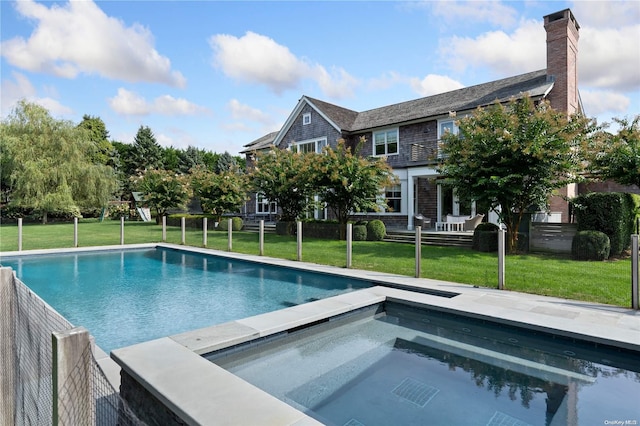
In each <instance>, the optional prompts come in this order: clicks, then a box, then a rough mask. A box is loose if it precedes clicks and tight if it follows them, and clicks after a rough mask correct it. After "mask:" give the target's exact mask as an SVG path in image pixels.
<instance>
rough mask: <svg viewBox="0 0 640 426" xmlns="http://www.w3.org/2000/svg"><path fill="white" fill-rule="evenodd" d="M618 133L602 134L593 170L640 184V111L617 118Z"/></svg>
mask: <svg viewBox="0 0 640 426" xmlns="http://www.w3.org/2000/svg"><path fill="white" fill-rule="evenodd" d="M614 121H615V122H616V123H618V124H619V125H620V128H619V130H618V134H616V135H611V134H603V138H601V139H599V140H598V143H596V144H595V145H596V146H595V147H594V148H593V151H592V152H594V154H593V155H592V158H591V163H590V167H589V168H590V170H591V171H592V172H593V173H594V174H595V175H597V176H599V177H601V178H603V179H611V180H613V181H615V182H617V183H619V184H621V185H636V186H638V187H640V115H637V116H636V117H635V118H634V119H633V120H631V121H629V120H628V119H626V118H624V119H618V118H614Z"/></svg>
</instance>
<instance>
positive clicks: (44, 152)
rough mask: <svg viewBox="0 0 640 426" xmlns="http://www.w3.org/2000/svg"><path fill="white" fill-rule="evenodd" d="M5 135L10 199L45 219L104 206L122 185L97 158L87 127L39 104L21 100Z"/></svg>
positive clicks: (5, 124)
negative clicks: (57, 116)
mask: <svg viewBox="0 0 640 426" xmlns="http://www.w3.org/2000/svg"><path fill="white" fill-rule="evenodd" d="M0 135H1V137H2V145H3V146H2V148H3V149H2V156H3V161H2V164H3V166H4V167H7V168H8V169H7V170H5V171H3V173H6V175H7V176H8V179H7V182H6V183H7V184H8V185H9V188H8V189H6V192H7V199H8V201H9V204H10V205H12V206H15V207H20V208H24V209H32V210H33V211H34V212H36V213H38V214H40V215H41V217H42V223H47V217H48V215H49V214H51V213H63V214H66V215H73V216H76V217H78V216H79V215H80V210H81V209H83V208H100V207H104V206H106V204H107V202H108V201H109V200H110V199H111V197H112V194H113V193H114V191H115V190H116V189H117V181H116V178H115V175H114V172H113V169H112V168H111V167H108V166H106V165H104V164H97V163H95V162H94V161H92V159H93V158H95V152H94V151H95V149H96V146H95V144H93V143H92V142H91V140H90V136H89V135H88V133H87V130H86V129H83V128H81V127H78V126H76V125H74V123H72V122H70V121H66V120H57V119H54V118H53V117H51V115H50V114H49V112H48V111H47V110H46V109H45V108H43V107H41V106H39V105H36V104H33V103H28V102H26V101H21V102H19V103H18V105H17V107H16V108H15V109H14V111H13V112H12V113H11V115H9V116H8V117H7V118H6V119H5V120H3V122H2V125H1V127H0Z"/></svg>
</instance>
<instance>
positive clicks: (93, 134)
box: [78, 114, 114, 166]
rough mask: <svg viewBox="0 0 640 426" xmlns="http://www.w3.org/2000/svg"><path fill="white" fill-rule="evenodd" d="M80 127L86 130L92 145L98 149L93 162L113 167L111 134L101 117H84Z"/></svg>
mask: <svg viewBox="0 0 640 426" xmlns="http://www.w3.org/2000/svg"><path fill="white" fill-rule="evenodd" d="M78 127H79V128H81V129H85V130H86V131H87V135H88V137H89V140H90V141H91V143H93V144H94V145H95V147H96V152H95V154H94V155H93V158H92V160H93V162H94V163H97V164H106V165H110V166H113V163H112V160H113V150H114V148H113V145H112V144H111V142H109V132H108V131H107V128H106V126H105V124H104V121H102V119H101V118H100V117H92V116H90V115H86V114H85V115H84V116H82V121H81V122H80V124H78Z"/></svg>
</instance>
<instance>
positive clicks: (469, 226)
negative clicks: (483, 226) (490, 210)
mask: <svg viewBox="0 0 640 426" xmlns="http://www.w3.org/2000/svg"><path fill="white" fill-rule="evenodd" d="M482 219H484V215H483V214H477V215H475V216H474V217H472V218H471V219H467V220H465V221H464V230H465V231H473V230H475V229H476V227H477V226H478V225H480V222H482Z"/></svg>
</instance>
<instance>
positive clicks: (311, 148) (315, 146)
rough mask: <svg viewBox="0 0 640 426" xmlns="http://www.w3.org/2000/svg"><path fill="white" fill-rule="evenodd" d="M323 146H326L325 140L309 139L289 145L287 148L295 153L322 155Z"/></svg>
mask: <svg viewBox="0 0 640 426" xmlns="http://www.w3.org/2000/svg"><path fill="white" fill-rule="evenodd" d="M325 146H327V138H319V139H310V140H306V141H301V142H295V143H292V144H291V145H289V147H290V148H291V149H294V150H296V152H302V153H305V152H315V153H318V154H321V153H322V149H323V148H324V147H325Z"/></svg>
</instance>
